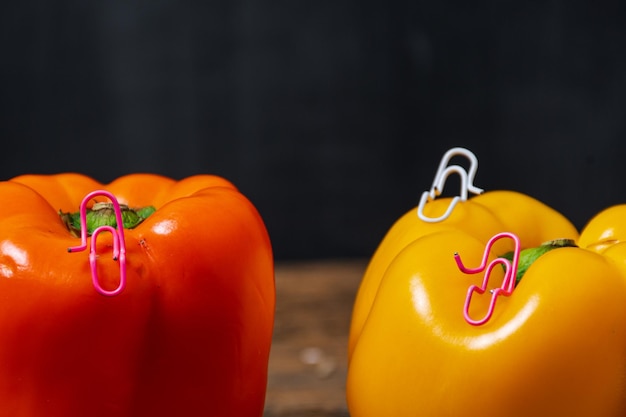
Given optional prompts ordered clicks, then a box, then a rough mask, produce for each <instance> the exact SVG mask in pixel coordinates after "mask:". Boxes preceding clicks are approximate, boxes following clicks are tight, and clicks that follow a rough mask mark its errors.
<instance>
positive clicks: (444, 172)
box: [417, 148, 484, 223]
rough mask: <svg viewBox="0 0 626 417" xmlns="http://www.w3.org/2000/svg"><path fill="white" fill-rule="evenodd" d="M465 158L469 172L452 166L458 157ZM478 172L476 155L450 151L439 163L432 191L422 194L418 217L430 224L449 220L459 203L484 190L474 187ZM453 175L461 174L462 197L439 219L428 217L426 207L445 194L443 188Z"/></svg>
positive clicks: (464, 151)
mask: <svg viewBox="0 0 626 417" xmlns="http://www.w3.org/2000/svg"><path fill="white" fill-rule="evenodd" d="M457 155H460V156H464V157H466V158H467V159H468V160H469V161H470V167H469V170H468V171H466V170H465V168H463V167H462V166H459V165H450V166H448V164H449V163H450V160H451V159H452V158H453V157H455V156H457ZM476 171H478V158H476V155H474V154H473V153H472V152H471V151H470V150H468V149H465V148H452V149H450V150H448V152H446V153H445V154H444V155H443V158H441V162H440V163H439V169H438V170H437V174H436V175H435V179H434V181H433V185H432V187H431V188H430V191H424V192H423V193H422V197H421V198H420V203H419V205H418V206H417V216H418V217H419V218H420V219H421V220H422V221H425V222H428V223H437V222H440V221H443V220H445V219H447V218H448V217H449V216H450V214H452V210H454V207H455V206H456V205H457V203H458V202H459V201H466V200H467V198H468V194H469V193H470V192H471V193H473V194H480V193H482V192H483V191H484V190H483V189H481V188H478V187H476V186H474V176H475V175H476ZM452 173H457V174H459V177H460V178H461V193H460V194H461V195H459V196H455V197H454V198H453V199H452V201H451V202H450V205H449V206H448V209H447V210H446V212H445V213H444V214H443V215H441V216H439V217H427V216H426V215H425V214H424V206H425V205H426V203H427V202H428V201H432V200H434V199H435V198H437V197H438V196H439V195H441V193H442V192H443V187H444V185H445V183H446V180H447V179H448V176H449V175H450V174H452Z"/></svg>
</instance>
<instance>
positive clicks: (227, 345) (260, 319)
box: [0, 173, 275, 417]
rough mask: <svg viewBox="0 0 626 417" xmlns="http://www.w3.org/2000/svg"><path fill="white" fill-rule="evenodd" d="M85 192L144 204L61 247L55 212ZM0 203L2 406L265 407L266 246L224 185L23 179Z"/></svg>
mask: <svg viewBox="0 0 626 417" xmlns="http://www.w3.org/2000/svg"><path fill="white" fill-rule="evenodd" d="M94 190H98V191H103V192H108V193H111V195H113V196H114V197H115V198H116V199H117V200H118V203H119V204H120V205H128V206H129V207H130V209H132V208H134V207H143V206H153V207H154V208H155V211H154V213H152V214H151V215H149V216H148V217H147V218H145V219H141V220H143V221H141V222H139V224H138V225H136V226H135V227H134V228H132V229H130V228H126V227H130V226H128V225H126V226H124V227H122V225H119V224H117V222H116V220H117V218H116V217H114V218H113V221H112V222H109V223H108V224H109V226H106V227H108V228H107V229H100V231H102V230H104V232H107V233H100V234H99V237H98V241H97V242H96V241H95V235H94V236H91V237H87V238H86V239H87V240H86V242H87V244H89V243H91V245H92V253H91V255H88V254H87V253H85V252H75V251H70V252H69V253H68V248H76V247H77V246H79V245H80V239H79V238H77V237H75V236H74V235H72V233H71V232H70V230H69V229H68V227H67V224H66V222H64V221H63V219H62V218H61V216H59V211H61V212H74V211H76V210H77V209H78V208H79V206H80V204H81V200H82V199H83V198H84V197H85V196H86V195H87V194H89V193H90V192H92V191H94ZM0 199H1V200H2V202H3V203H2V205H0V340H1V342H0V416H11V417H56V416H58V417H74V416H80V417H85V416H90V417H100V416H101V417H158V416H187V417H192V416H232V417H243V416H245V417H252V416H255V417H260V416H261V415H262V414H263V405H264V399H265V389H266V382H267V366H268V357H269V350H270V344H271V336H272V330H273V321H274V306H275V290H274V269H273V258H272V250H271V244H270V240H269V237H268V234H267V231H266V229H265V226H264V224H263V221H262V219H261V217H260V215H259V213H258V212H257V211H256V209H255V208H254V206H253V205H252V204H251V203H250V201H249V200H247V199H246V198H245V196H243V195H242V194H241V193H240V192H239V191H237V189H236V188H235V187H234V186H233V185H232V184H231V183H229V182H228V181H226V180H224V179H222V178H219V177H216V176H210V175H198V176H192V177H189V178H185V179H183V180H181V181H175V180H173V179H170V178H165V177H161V176H157V175H150V174H133V175H127V176H123V177H120V178H118V179H116V180H115V181H113V182H111V183H109V184H101V183H98V182H96V181H95V180H93V179H92V178H89V177H86V176H83V175H79V174H72V173H66V174H58V175H50V176H45V175H25V176H20V177H16V178H14V179H12V180H9V181H3V182H0ZM93 200H98V201H100V202H101V203H103V202H106V201H108V200H107V198H106V197H102V196H98V197H94V198H93ZM87 208H88V209H89V210H92V209H93V210H96V209H95V208H94V207H92V201H89V202H88V205H87ZM130 209H125V210H130ZM122 230H123V234H122ZM91 232H93V230H92V231H91ZM108 232H110V233H108ZM81 233H82V230H81ZM121 249H124V250H121ZM113 255H115V256H113ZM90 264H91V265H92V266H93V268H94V269H90ZM122 275H124V276H125V280H126V281H125V283H124V285H121V278H122ZM92 280H93V282H92ZM95 284H98V285H100V286H101V288H100V289H101V291H100V292H98V291H97V290H96V289H97V288H94V285H95ZM115 288H117V289H118V290H119V291H117V292H113V291H111V290H113V289H115ZM107 291H110V292H109V293H107ZM102 293H105V295H102ZM106 295H109V296H106Z"/></svg>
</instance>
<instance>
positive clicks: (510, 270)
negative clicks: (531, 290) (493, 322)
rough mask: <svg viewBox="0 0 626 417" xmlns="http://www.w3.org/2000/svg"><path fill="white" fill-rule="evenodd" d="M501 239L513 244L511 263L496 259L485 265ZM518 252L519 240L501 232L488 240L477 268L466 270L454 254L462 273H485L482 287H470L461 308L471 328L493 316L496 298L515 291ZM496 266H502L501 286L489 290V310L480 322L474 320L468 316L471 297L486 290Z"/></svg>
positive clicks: (512, 235)
mask: <svg viewBox="0 0 626 417" xmlns="http://www.w3.org/2000/svg"><path fill="white" fill-rule="evenodd" d="M502 238H511V239H513V241H514V242H515V249H514V251H513V261H512V262H509V260H508V259H505V258H496V259H494V260H492V261H491V262H490V263H489V264H488V265H487V260H488V259H489V253H490V252H491V248H492V247H493V245H494V243H495V242H496V241H498V240H499V239H502ZM520 251H521V247H520V240H519V238H518V237H517V236H516V235H515V234H513V233H509V232H503V233H499V234H497V235H495V236H494V237H492V238H491V239H490V240H489V242H487V246H486V247H485V251H484V253H483V259H482V262H481V264H480V266H478V267H477V268H467V267H466V266H465V265H463V262H461V257H460V256H459V254H458V253H455V254H454V260H455V261H456V264H457V266H458V267H459V269H460V270H461V271H462V272H463V273H465V274H477V273H479V272H482V271H485V276H484V278H483V282H482V285H481V286H480V287H479V286H477V285H471V286H470V287H469V289H468V290H467V297H466V298H465V305H464V307H463V316H464V317H465V321H467V322H468V323H469V324H471V325H473V326H480V325H482V324H485V323H486V322H487V321H489V319H490V318H491V316H492V315H493V311H494V309H495V306H496V299H497V298H498V296H500V295H503V296H510V295H511V294H512V293H513V290H514V289H515V276H516V274H517V267H518V264H519V254H520ZM498 264H500V265H503V266H504V271H505V272H504V278H503V280H502V285H501V286H500V287H499V288H495V289H493V290H491V293H492V294H491V301H490V302H489V309H488V310H487V314H486V315H485V317H483V318H482V319H480V320H474V319H472V318H471V317H470V315H469V307H470V303H471V301H472V295H473V294H474V293H475V292H477V293H479V294H483V293H484V292H485V291H486V290H487V285H488V283H489V278H490V276H491V271H492V270H493V268H494V267H495V266H496V265H498Z"/></svg>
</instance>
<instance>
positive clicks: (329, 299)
mask: <svg viewBox="0 0 626 417" xmlns="http://www.w3.org/2000/svg"><path fill="white" fill-rule="evenodd" d="M365 267H366V262H365V261H364V260H347V261H342V260H326V261H319V262H314V261H310V262H291V263H279V264H277V265H276V300H277V301H276V321H275V328H274V337H273V344H272V351H271V354H270V362H269V377H268V389H267V397H266V406H265V414H264V417H348V410H347V406H346V399H345V393H346V391H345V381H346V370H347V341H348V332H349V327H350V316H351V313H352V306H353V303H354V297H355V295H356V291H357V288H358V285H359V283H360V281H361V278H362V276H363V272H364V271H365Z"/></svg>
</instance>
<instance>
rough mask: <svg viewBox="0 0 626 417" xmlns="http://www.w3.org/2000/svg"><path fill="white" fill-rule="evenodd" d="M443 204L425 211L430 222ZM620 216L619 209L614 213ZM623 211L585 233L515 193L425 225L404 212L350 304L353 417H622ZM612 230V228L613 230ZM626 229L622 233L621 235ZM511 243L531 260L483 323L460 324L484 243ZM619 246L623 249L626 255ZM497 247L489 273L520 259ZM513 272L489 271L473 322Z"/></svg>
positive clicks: (494, 194) (625, 393)
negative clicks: (550, 246)
mask: <svg viewBox="0 0 626 417" xmlns="http://www.w3.org/2000/svg"><path fill="white" fill-rule="evenodd" d="M450 202H451V199H450V198H443V199H435V200H433V201H430V202H429V203H428V204H426V206H425V207H423V209H424V213H426V214H427V215H430V216H432V217H433V218H436V217H437V216H439V214H441V213H442V212H444V211H445V210H446V207H448V206H449V204H450ZM621 210H622V211H621V213H622V214H621V216H622V218H625V217H624V213H626V205H625V206H624V207H623V208H622V209H621ZM619 213H620V212H619V210H617V209H615V211H613V212H609V213H604V214H602V215H600V216H599V217H598V218H595V219H593V220H592V221H591V222H590V223H589V224H588V225H587V227H586V228H585V229H584V230H583V232H582V233H581V234H580V235H579V234H578V231H577V230H576V228H575V227H574V226H573V225H572V224H571V223H570V222H569V221H568V220H567V219H566V218H565V217H564V216H563V215H561V214H560V213H558V212H557V211H555V210H554V209H552V208H550V207H548V206H547V205H545V204H543V203H541V202H539V201H537V200H535V199H533V198H531V197H529V196H527V195H524V194H521V193H516V192H511V191H491V192H486V193H484V194H480V195H478V196H475V197H472V198H470V199H467V200H466V201H462V202H459V203H458V204H456V206H455V207H454V209H453V210H452V213H451V215H450V217H448V218H447V219H445V220H442V221H438V222H433V223H429V222H425V221H422V220H420V219H418V217H417V216H416V213H415V210H411V211H409V212H408V213H406V214H405V215H404V216H402V217H401V218H400V219H399V220H398V221H397V222H396V223H395V224H394V225H393V226H392V227H391V229H390V230H389V232H388V233H387V235H386V236H385V237H384V239H383V240H382V242H381V243H380V245H379V247H378V248H377V250H376V252H375V253H374V255H373V257H372V259H371V260H370V263H369V265H368V267H367V269H366V272H365V274H364V277H363V280H362V283H361V286H360V288H359V291H358V293H357V297H356V300H355V304H354V309H353V316H352V323H351V328H350V338H349V352H348V353H349V365H348V377H347V382H346V388H347V401H348V407H349V411H350V415H351V417H381V416H393V417H409V416H410V417H415V416H436V417H445V416H453V417H459V416H480V417H518V416H519V417H522V416H524V417H528V416H533V417H548V416H549V417H553V416H568V417H572V416H581V417H591V416H593V417H618V416H624V415H626V262H625V260H626V222H623V224H624V226H623V227H622V226H620V227H621V229H620V228H619V227H611V226H610V225H609V224H608V223H611V222H612V221H613V220H616V219H617V216H618V215H619ZM614 223H616V224H617V223H618V222H616V221H615V222H614ZM621 230H623V232H622V231H621ZM502 232H509V233H512V234H514V235H516V236H517V237H518V238H519V242H520V246H521V247H520V248H518V249H526V250H529V252H531V251H532V250H531V249H530V248H534V247H538V246H540V245H541V244H542V243H544V242H546V241H552V240H555V239H567V240H572V241H575V242H576V243H577V244H578V246H579V247H564V248H562V249H558V250H551V251H549V252H547V253H544V254H542V255H541V256H540V257H538V258H537V259H536V260H534V262H533V263H532V265H530V267H529V268H528V269H527V270H526V272H525V275H524V276H523V278H522V280H521V281H520V282H519V284H518V285H517V286H516V287H515V288H514V290H513V292H512V293H511V294H510V295H509V296H500V297H498V299H497V300H498V301H497V303H496V305H495V308H494V310H493V315H492V316H490V318H489V320H488V321H486V322H484V323H483V324H481V325H471V324H470V323H468V321H467V320H466V318H465V317H464V314H463V312H464V303H465V302H467V300H468V299H469V295H468V294H469V293H470V291H468V290H469V289H470V288H471V287H472V286H473V285H480V282H481V278H480V277H479V276H475V275H468V274H467V273H465V272H463V271H462V270H461V269H460V267H459V264H457V262H456V260H455V256H454V254H455V253H457V254H458V255H459V256H460V258H461V259H462V261H463V264H465V265H467V266H470V267H474V266H478V265H480V264H481V262H482V260H483V253H484V251H485V247H486V245H487V243H488V242H489V241H490V239H492V238H493V237H494V236H496V235H498V234H499V233H502ZM622 239H624V241H623V244H622ZM514 248H515V247H514V242H513V241H512V240H510V239H501V240H498V241H497V242H496V243H495V244H494V246H493V247H492V248H491V252H490V253H488V260H489V261H491V262H493V261H495V260H496V259H499V258H501V257H502V256H503V255H504V254H505V253H507V252H510V251H512V250H513V249H514ZM506 272H507V269H505V268H494V269H493V271H492V275H491V277H490V280H489V282H490V284H489V287H487V289H491V291H485V293H483V294H480V293H474V294H473V295H472V298H471V308H470V309H469V313H470V315H471V316H473V317H483V316H485V314H486V312H488V311H489V307H490V304H491V301H492V298H493V297H494V294H493V293H494V292H495V290H494V289H495V288H496V287H497V286H498V284H499V283H500V282H504V281H506V275H505V273H506Z"/></svg>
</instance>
